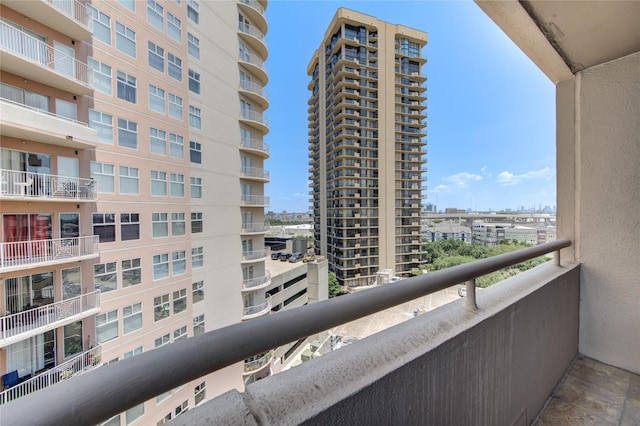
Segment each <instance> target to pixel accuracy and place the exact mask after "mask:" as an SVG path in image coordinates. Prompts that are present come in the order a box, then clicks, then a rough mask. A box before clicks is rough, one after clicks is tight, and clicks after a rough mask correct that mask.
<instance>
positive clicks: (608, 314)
mask: <svg viewBox="0 0 640 426" xmlns="http://www.w3.org/2000/svg"><path fill="white" fill-rule="evenodd" d="M571 86H573V88H571ZM572 104H573V115H574V117H572V116H571V115H572V114H571V113H570V111H569V112H567V110H570V109H571V108H572V106H571V105H572ZM561 120H562V121H564V123H563V122H562V121H561ZM574 123H575V124H574ZM572 126H573V127H574V129H573V131H571V129H570V127H572ZM558 129H559V131H558V171H559V185H558V199H559V202H558V204H559V205H562V204H563V203H565V202H567V203H569V204H570V205H569V206H566V207H567V208H566V210H565V211H563V212H561V214H560V217H559V218H558V221H559V228H562V232H563V234H564V236H565V237H566V236H567V235H566V233H567V232H575V236H576V239H575V250H576V257H577V260H578V261H579V262H581V263H582V264H583V266H582V268H581V271H582V272H581V274H582V276H581V296H582V299H581V304H580V352H582V353H584V354H585V355H587V356H589V357H592V358H595V359H598V360H600V361H602V362H605V363H607V364H612V365H615V366H617V367H621V368H624V369H627V370H629V371H632V372H635V373H640V334H638V328H637V327H638V324H639V323H640V274H639V265H640V246H639V245H638V239H639V237H640V53H635V54H633V55H629V56H626V57H624V58H621V59H618V60H615V61H612V62H609V63H606V64H603V65H599V66H596V67H592V68H589V69H587V70H585V71H583V72H581V73H579V74H577V75H576V77H575V78H574V79H572V80H569V81H567V82H564V83H561V84H560V85H559V86H558ZM565 166H567V167H568V168H574V167H575V171H576V173H575V180H573V177H572V176H571V175H567V176H565V175H563V174H561V173H562V172H561V170H562V169H563V168H564V167H565ZM563 179H564V181H563ZM568 180H571V182H569V181H568ZM571 186H573V193H572V192H569V191H568V190H567V189H569V188H570V187H571ZM572 208H573V209H574V212H571V209H572ZM567 215H572V216H573V217H572V218H571V217H567ZM567 226H573V227H574V230H573V231H569V230H568V229H567Z"/></svg>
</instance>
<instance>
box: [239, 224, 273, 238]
mask: <svg viewBox="0 0 640 426" xmlns="http://www.w3.org/2000/svg"><path fill="white" fill-rule="evenodd" d="M268 230H269V226H268V225H267V224H265V223H243V224H242V228H240V233H241V234H243V235H249V234H264V233H266V232H267V231H268Z"/></svg>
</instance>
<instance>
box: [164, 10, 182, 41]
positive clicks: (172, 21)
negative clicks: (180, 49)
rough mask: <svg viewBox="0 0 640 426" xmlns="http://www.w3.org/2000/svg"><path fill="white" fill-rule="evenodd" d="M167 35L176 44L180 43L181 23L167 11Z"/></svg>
mask: <svg viewBox="0 0 640 426" xmlns="http://www.w3.org/2000/svg"><path fill="white" fill-rule="evenodd" d="M167 34H169V37H171V38H172V39H174V40H175V41H177V42H178V43H182V21H180V20H179V19H178V18H176V17H175V16H173V15H172V14H171V13H170V12H169V11H167Z"/></svg>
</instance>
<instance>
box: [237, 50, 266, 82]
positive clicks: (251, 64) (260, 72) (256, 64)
mask: <svg viewBox="0 0 640 426" xmlns="http://www.w3.org/2000/svg"><path fill="white" fill-rule="evenodd" d="M238 61H240V63H241V64H243V65H244V66H245V67H247V68H249V69H250V70H251V71H252V74H253V75H255V76H257V77H258V78H259V79H260V81H261V82H262V84H267V82H268V81H269V75H268V71H267V65H266V64H265V62H264V59H262V58H261V57H260V56H258V55H255V54H253V53H247V52H243V51H240V53H239V56H238Z"/></svg>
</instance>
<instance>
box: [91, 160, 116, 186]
mask: <svg viewBox="0 0 640 426" xmlns="http://www.w3.org/2000/svg"><path fill="white" fill-rule="evenodd" d="M115 173H116V168H115V166H114V165H113V164H108V163H99V162H97V161H92V162H91V178H92V179H93V180H95V181H96V182H97V183H98V192H104V193H109V194H113V193H114V192H115V178H116V177H115Z"/></svg>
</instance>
